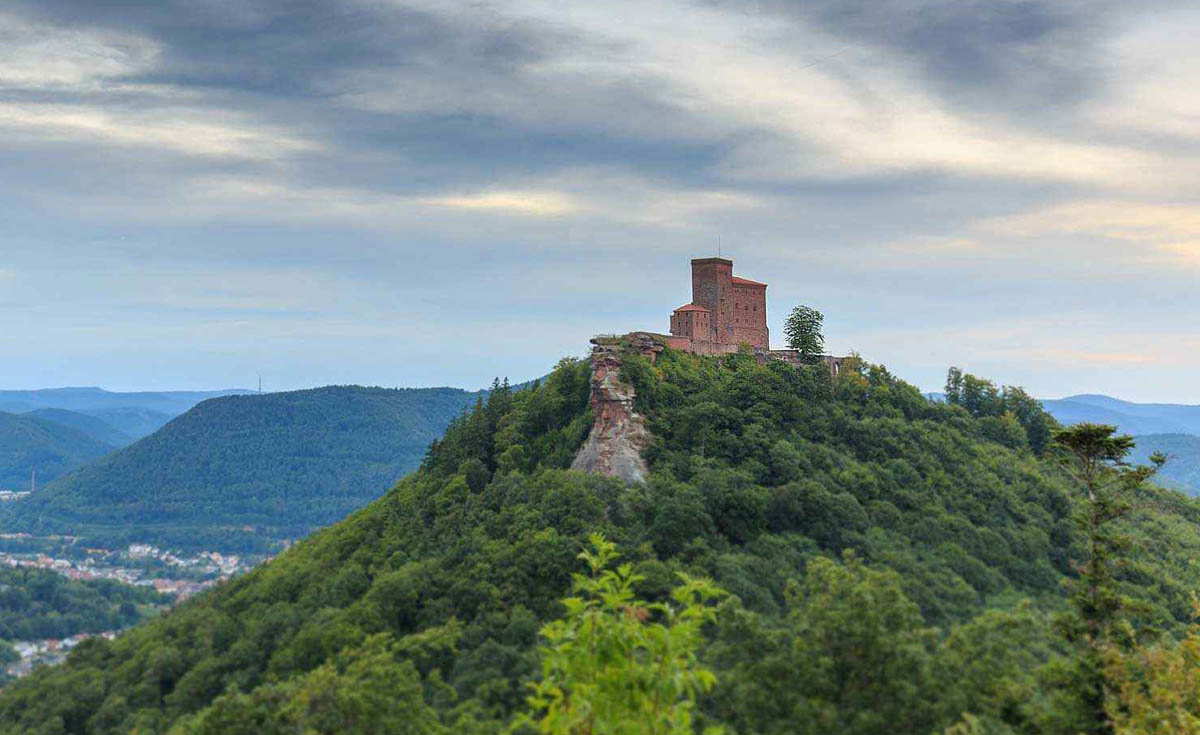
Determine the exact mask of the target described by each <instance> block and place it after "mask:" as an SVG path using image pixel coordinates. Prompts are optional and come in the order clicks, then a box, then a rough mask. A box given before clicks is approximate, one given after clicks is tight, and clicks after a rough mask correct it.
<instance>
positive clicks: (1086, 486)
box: [1054, 423, 1166, 735]
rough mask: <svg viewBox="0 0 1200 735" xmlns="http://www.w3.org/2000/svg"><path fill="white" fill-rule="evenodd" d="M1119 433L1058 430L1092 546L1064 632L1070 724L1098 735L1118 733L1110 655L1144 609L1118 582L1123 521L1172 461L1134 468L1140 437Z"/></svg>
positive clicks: (1079, 519)
mask: <svg viewBox="0 0 1200 735" xmlns="http://www.w3.org/2000/svg"><path fill="white" fill-rule="evenodd" d="M1115 432H1116V427H1114V426H1106V425H1103V424H1090V423H1081V424H1076V425H1075V426H1072V427H1070V428H1067V429H1063V430H1061V431H1059V432H1058V433H1057V434H1055V435H1054V446H1055V447H1056V448H1057V449H1058V450H1060V451H1061V453H1062V455H1061V456H1062V458H1063V465H1064V467H1065V468H1066V470H1067V472H1068V474H1069V475H1070V476H1071V477H1072V479H1073V480H1074V481H1075V482H1076V484H1077V486H1078V487H1079V489H1080V490H1081V491H1082V492H1083V503H1082V504H1081V506H1080V509H1079V511H1078V512H1077V514H1076V518H1075V521H1076V524H1077V525H1078V527H1079V530H1080V532H1081V534H1082V536H1083V539H1084V543H1085V549H1086V558H1085V559H1084V560H1083V561H1082V563H1080V564H1079V565H1078V572H1079V576H1078V578H1077V579H1075V580H1074V581H1073V582H1072V589H1071V598H1070V602H1071V612H1070V613H1069V614H1067V615H1065V616H1063V617H1062V618H1061V619H1060V620H1059V629H1060V631H1061V632H1062V633H1063V635H1064V636H1065V637H1066V639H1067V640H1068V641H1069V642H1070V643H1071V644H1072V645H1073V646H1074V647H1075V650H1076V655H1075V659H1074V661H1073V662H1072V665H1071V666H1070V667H1069V671H1068V672H1067V675H1068V679H1067V682H1065V683H1066V688H1067V690H1068V691H1067V692H1066V693H1067V695H1068V699H1069V700H1071V701H1072V705H1073V706H1072V709H1073V710H1074V719H1075V722H1073V723H1070V724H1069V725H1068V727H1069V729H1070V730H1071V731H1073V732H1084V733H1089V734H1095V735H1108V734H1109V733H1112V732H1113V727H1112V718H1111V717H1110V713H1109V712H1108V711H1107V708H1106V706H1105V702H1106V698H1108V697H1109V696H1110V694H1111V690H1112V688H1113V687H1112V683H1111V682H1110V681H1109V680H1108V675H1107V673H1106V671H1105V658H1106V655H1107V653H1108V651H1109V650H1110V648H1111V647H1112V646H1113V645H1115V644H1117V643H1118V640H1117V639H1118V638H1119V636H1118V634H1117V632H1118V629H1119V628H1118V626H1119V623H1120V622H1121V621H1122V620H1123V619H1124V617H1125V613H1126V612H1128V611H1129V610H1130V608H1131V607H1135V606H1136V605H1135V603H1133V602H1132V601H1129V600H1127V599H1125V598H1124V597H1123V596H1122V595H1121V592H1120V590H1119V589H1118V587H1117V579H1116V572H1117V571H1118V569H1119V568H1120V567H1121V566H1122V563H1123V557H1124V555H1125V552H1126V550H1127V549H1128V548H1129V545H1130V540H1129V538H1128V536H1127V535H1126V534H1124V533H1121V532H1120V531H1119V530H1118V529H1117V527H1116V523H1115V522H1116V521H1118V520H1119V519H1121V518H1124V517H1125V516H1127V515H1128V514H1129V512H1130V511H1131V510H1132V508H1133V499H1134V495H1135V494H1136V492H1137V491H1138V489H1139V488H1140V487H1141V485H1142V483H1144V482H1145V481H1146V480H1147V479H1149V478H1150V476H1151V475H1153V474H1154V473H1155V472H1156V471H1157V469H1158V467H1160V466H1162V464H1163V463H1164V462H1165V461H1166V458H1165V457H1164V456H1163V455H1162V454H1160V453H1155V454H1154V455H1152V456H1151V458H1150V459H1151V462H1153V464H1154V466H1153V467H1150V466H1138V467H1133V466H1130V465H1129V464H1128V463H1127V462H1126V461H1125V458H1126V456H1127V455H1128V454H1129V451H1130V450H1131V449H1133V446H1134V441H1133V437H1131V436H1128V435H1116V434H1115Z"/></svg>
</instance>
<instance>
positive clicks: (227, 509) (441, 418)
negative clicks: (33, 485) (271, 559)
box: [7, 386, 480, 550]
mask: <svg viewBox="0 0 1200 735" xmlns="http://www.w3.org/2000/svg"><path fill="white" fill-rule="evenodd" d="M479 395H480V394H478V393H470V392H467V391H463V390H458V389H454V388H430V389H384V388H363V387H357V386H330V387H325V388H314V389H310V390H302V391H291V392H284V393H269V394H263V395H257V394H255V395H235V396H225V397H220V398H212V399H209V400H206V401H204V402H202V403H200V404H199V405H197V406H196V407H195V408H192V409H191V410H189V411H188V412H186V413H184V414H183V415H182V416H179V417H178V418H176V419H173V420H172V421H171V422H170V423H168V424H167V425H166V426H164V427H163V428H162V429H160V430H159V431H157V432H155V433H154V434H152V435H151V436H149V437H146V438H144V439H141V440H140V441H138V442H136V443H134V444H133V445H131V446H129V447H126V448H124V449H122V450H120V451H118V452H115V453H114V454H112V455H111V456H108V457H105V458H104V459H102V460H101V461H99V462H95V463H93V464H90V465H88V466H86V467H83V468H81V469H79V470H77V471H75V472H73V473H71V474H69V475H68V476H66V477H62V478H61V479H59V480H58V481H57V482H54V483H51V484H49V485H47V486H46V487H45V488H44V489H43V490H41V491H39V492H38V493H37V494H36V495H34V496H31V497H30V498H27V499H26V500H23V501H21V502H20V503H18V504H17V507H16V508H15V509H14V516H13V517H12V518H11V519H10V520H9V522H8V524H7V525H8V526H10V527H11V528H13V529H17V530H23V531H29V530H34V531H55V532H69V533H71V534H74V535H83V536H86V537H88V538H89V539H91V540H93V541H96V542H97V543H100V542H103V543H104V544H106V545H107V546H108V547H110V548H113V547H117V546H121V545H124V544H125V543H128V542H130V541H143V542H151V543H156V544H159V545H163V546H168V547H173V548H193V547H201V548H207V549H222V550H263V549H265V548H268V547H270V546H271V545H273V544H276V543H278V542H279V541H281V540H284V539H294V538H298V537H301V536H304V535H305V534H307V533H309V532H310V531H312V530H313V529H315V528H318V527H320V526H323V525H327V524H329V523H332V522H334V521H337V520H340V519H341V518H344V517H345V516H346V515H348V514H349V513H351V512H352V511H354V510H357V509H358V508H361V507H362V506H363V505H366V504H367V503H368V502H370V501H371V500H374V499H375V498H377V497H379V496H380V495H381V494H382V493H383V492H384V491H385V490H386V489H387V488H388V487H390V486H391V485H392V484H394V483H395V482H396V480H397V479H399V478H400V477H401V476H402V475H404V474H406V473H408V472H410V471H412V470H413V469H415V468H416V467H417V466H418V465H419V464H420V461H421V458H422V457H423V456H424V453H425V450H426V448H427V447H428V446H429V444H430V443H431V442H432V441H433V440H434V439H436V438H437V437H439V436H441V434H442V432H443V431H444V430H445V428H446V426H447V425H448V424H449V423H450V422H451V421H452V420H453V419H454V418H455V417H456V416H458V415H459V414H461V413H462V412H463V411H464V410H465V409H467V408H468V407H470V406H471V405H473V404H474V402H475V401H476V400H477V399H478V398H479Z"/></svg>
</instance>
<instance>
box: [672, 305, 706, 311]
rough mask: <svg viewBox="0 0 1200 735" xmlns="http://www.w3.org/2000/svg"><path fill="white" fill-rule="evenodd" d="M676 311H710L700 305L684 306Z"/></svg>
mask: <svg viewBox="0 0 1200 735" xmlns="http://www.w3.org/2000/svg"><path fill="white" fill-rule="evenodd" d="M675 311H708V309H705V308H704V307H703V306H701V305H700V304H684V305H683V306H681V307H679V308H678V309H676V310H675Z"/></svg>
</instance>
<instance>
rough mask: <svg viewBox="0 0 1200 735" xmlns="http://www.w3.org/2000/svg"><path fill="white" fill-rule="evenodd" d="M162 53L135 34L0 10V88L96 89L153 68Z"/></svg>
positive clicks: (155, 45) (158, 48) (156, 46)
mask: <svg viewBox="0 0 1200 735" xmlns="http://www.w3.org/2000/svg"><path fill="white" fill-rule="evenodd" d="M160 53H161V48H160V47H159V46H158V45H157V44H155V43H153V42H151V41H149V40H148V39H146V38H143V37H140V36H137V35H134V34H129V33H121V32H118V31H110V30H104V29H94V28H76V27H70V26H58V25H54V24H49V23H35V22H30V21H28V20H23V19H21V18H18V17H16V16H13V15H9V14H0V90H6V89H7V90H9V91H11V90H13V89H73V90H79V89H82V88H94V87H95V85H96V84H97V83H98V82H100V81H102V80H108V79H114V78H117V77H122V76H126V75H130V74H134V73H137V72H141V71H146V70H148V69H150V68H152V67H153V65H154V64H155V62H156V61H157V59H158V58H159V55H160Z"/></svg>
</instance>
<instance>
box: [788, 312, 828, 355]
mask: <svg viewBox="0 0 1200 735" xmlns="http://www.w3.org/2000/svg"><path fill="white" fill-rule="evenodd" d="M824 322H825V315H824V314H822V313H821V312H819V311H817V310H816V309H814V308H812V307H811V306H803V305H801V306H797V307H796V308H794V309H792V313H791V314H790V315H788V318H787V321H786V322H784V323H783V333H784V335H786V336H787V345H788V347H789V348H791V349H793V350H796V351H797V352H799V353H800V357H802V358H809V357H816V356H817V355H820V354H822V353H824V352H825V336H824V335H823V334H821V325H822V324H823V323H824Z"/></svg>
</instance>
